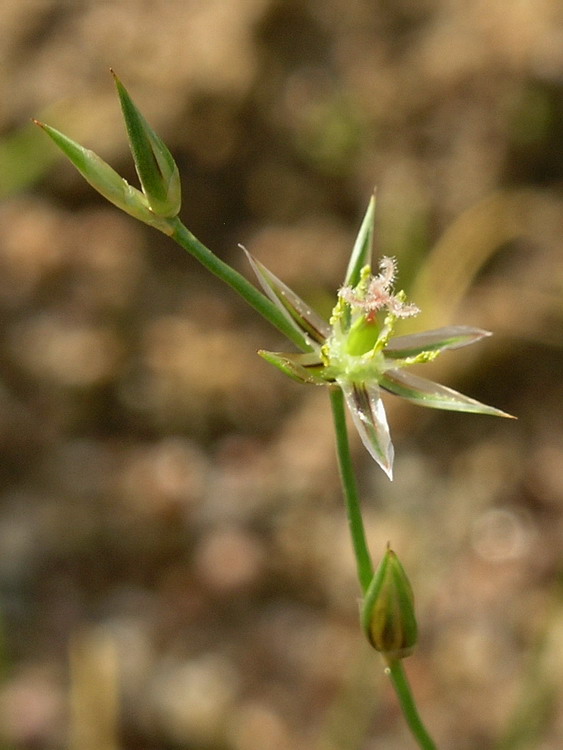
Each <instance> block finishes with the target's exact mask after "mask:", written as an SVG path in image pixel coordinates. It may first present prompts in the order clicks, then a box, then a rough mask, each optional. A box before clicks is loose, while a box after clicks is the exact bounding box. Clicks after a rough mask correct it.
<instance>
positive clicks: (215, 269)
mask: <svg viewBox="0 0 563 750" xmlns="http://www.w3.org/2000/svg"><path fill="white" fill-rule="evenodd" d="M170 225H171V226H172V227H173V233H172V234H171V237H172V239H173V240H174V241H175V242H176V243H177V244H178V245H180V247H182V248H184V250H186V251H187V252H188V253H189V254H190V255H193V257H194V258H195V259H196V260H198V261H199V262H200V263H201V264H202V265H203V266H205V268H207V270H208V271H211V273H212V274H214V275H215V276H217V277H218V278H220V279H221V281H224V282H225V283H226V284H228V285H229V286H230V287H231V289H234V290H235V292H237V293H238V294H239V295H240V296H241V297H242V298H243V299H245V300H246V301H247V302H248V304H249V305H250V306H251V307H253V308H254V309H255V310H256V312H258V313H259V314H260V315H261V316H262V317H263V318H265V319H266V320H267V321H268V322H269V323H271V324H272V325H273V326H274V327H275V328H277V329H278V331H280V332H281V333H283V335H284V336H287V338H288V339H289V340H290V341H292V342H293V343H294V344H295V346H297V347H298V348H299V349H301V350H302V351H304V352H310V351H313V349H312V347H311V346H310V345H309V343H308V342H307V340H306V338H305V336H303V334H301V333H299V331H298V330H297V328H295V326H293V325H292V323H291V322H290V320H289V318H287V317H286V316H285V315H284V314H283V312H282V311H281V310H279V309H278V308H277V307H276V306H275V305H274V303H273V302H272V301H271V300H269V299H268V297H266V295H265V294H263V293H262V292H261V291H260V290H259V289H257V288H256V287H255V286H254V284H251V283H250V281H248V280H247V279H245V278H244V276H242V274H240V273H239V272H238V271H235V269H234V268H231V266H229V265H228V264H227V263H225V262H224V261H222V260H221V259H220V258H218V257H217V256H216V255H215V254H214V253H212V252H211V250H209V249H208V248H207V247H205V245H204V244H203V243H201V242H200V241H199V240H198V239H197V237H195V235H193V234H192V233H191V232H190V231H189V229H187V228H186V227H185V226H184V225H183V224H182V222H181V221H180V219H178V218H176V219H172V220H171V221H170Z"/></svg>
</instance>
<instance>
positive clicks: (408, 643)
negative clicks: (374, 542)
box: [361, 547, 417, 661]
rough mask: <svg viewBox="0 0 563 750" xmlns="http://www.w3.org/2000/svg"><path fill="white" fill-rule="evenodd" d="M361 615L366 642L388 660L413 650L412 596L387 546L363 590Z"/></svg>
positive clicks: (414, 641) (398, 657)
mask: <svg viewBox="0 0 563 750" xmlns="http://www.w3.org/2000/svg"><path fill="white" fill-rule="evenodd" d="M361 619H362V627H363V628H364V631H365V633H366V635H367V638H368V640H369V642H370V643H371V645H372V646H373V647H374V648H375V649H376V650H377V651H381V652H382V653H383V655H384V656H385V657H386V659H387V660H388V661H394V660H395V659H403V658H404V657H405V656H409V654H410V653H411V652H412V649H413V647H414V645H415V643H416V639H417V625H416V617H415V613H414V596H413V592H412V587H411V585H410V582H409V580H408V578H407V575H406V573H405V571H404V569H403V566H402V565H401V563H400V562H399V558H398V557H397V555H396V554H395V553H394V552H393V550H392V549H390V548H389V547H388V548H387V550H386V552H385V555H384V556H383V559H382V561H381V562H380V563H379V566H378V567H377V570H376V571H375V573H374V575H373V578H372V581H371V583H370V585H369V587H368V590H367V592H366V597H365V600H364V604H363V606H362V612H361Z"/></svg>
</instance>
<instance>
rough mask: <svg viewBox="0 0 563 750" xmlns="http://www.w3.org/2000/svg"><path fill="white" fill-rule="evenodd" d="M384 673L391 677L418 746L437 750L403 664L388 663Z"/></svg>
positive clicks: (398, 660) (395, 660) (396, 662)
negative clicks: (423, 721) (419, 711)
mask: <svg viewBox="0 0 563 750" xmlns="http://www.w3.org/2000/svg"><path fill="white" fill-rule="evenodd" d="M386 671H387V673H388V674H389V676H390V677H391V682H392V683H393V687H394V688H395V692H396V693H397V697H398V699H399V703H400V706H401V710H402V712H403V716H404V717H405V721H406V722H407V724H408V726H409V729H410V730H411V733H412V735H413V737H414V738H415V740H416V741H417V743H418V746H419V747H420V748H421V750H437V747H436V744H435V742H434V740H433V739H432V738H431V737H430V735H429V734H428V732H427V730H426V727H425V726H424V724H423V723H422V719H421V718H420V714H419V713H418V709H417V707H416V703H415V700H414V697H413V694H412V691H411V687H410V685H409V681H408V679H407V675H406V674H405V669H404V667H403V662H402V661H401V660H400V659H394V660H393V661H390V662H389V664H388V667H387V670H386Z"/></svg>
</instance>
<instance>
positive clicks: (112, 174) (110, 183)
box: [34, 120, 174, 235]
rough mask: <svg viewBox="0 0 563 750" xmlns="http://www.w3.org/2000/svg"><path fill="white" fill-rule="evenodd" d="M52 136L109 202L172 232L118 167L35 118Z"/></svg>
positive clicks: (81, 172)
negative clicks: (121, 173) (119, 171)
mask: <svg viewBox="0 0 563 750" xmlns="http://www.w3.org/2000/svg"><path fill="white" fill-rule="evenodd" d="M34 122H35V124H36V125H39V127H40V128H42V129H43V130H44V131H45V132H46V133H47V135H48V136H49V137H50V138H51V140H52V141H53V142H54V143H55V144H56V145H57V146H58V147H59V148H60V149H61V151H62V152H63V153H64V154H65V155H66V156H67V157H68V158H69V159H70V161H71V162H72V164H73V165H74V166H75V167H76V169H77V170H78V171H79V172H80V174H81V175H82V176H83V177H84V179H85V180H86V182H88V183H89V184H90V185H91V186H92V187H93V188H94V189H95V190H97V191H98V193H100V195H103V197H104V198H106V199H107V200H108V201H110V203H113V204H114V206H117V207H118V208H120V209H121V210H122V211H125V213H128V214H129V215H130V216H133V217H134V218H135V219H139V220H140V221H143V222H144V223H145V224H150V226H152V227H155V228H156V229H159V230H160V231H161V232H164V234H168V235H171V234H172V233H173V231H174V228H173V227H172V226H171V225H170V223H169V222H168V221H166V220H165V219H163V218H160V217H159V216H156V215H155V214H154V213H153V211H152V210H151V208H150V206H149V204H148V202H147V198H146V197H145V196H144V195H143V193H142V192H141V191H140V190H137V188H134V187H133V186H132V185H130V184H129V183H128V182H127V180H124V179H123V177H121V176H120V175H119V174H118V173H117V172H116V171H115V169H113V168H112V167H110V165H109V164H108V163H107V162H105V161H104V160H103V159H101V158H100V157H99V156H98V155H97V154H95V153H94V152H93V151H90V149H87V148H84V146H81V145H80V144H79V143H76V141H73V140H72V139H71V138H69V137H68V136H66V135H64V133H61V132H60V131H59V130H56V129H55V128H53V127H51V126H50V125H45V123H43V122H39V121H38V120H34Z"/></svg>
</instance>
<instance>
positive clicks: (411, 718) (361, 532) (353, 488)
mask: <svg viewBox="0 0 563 750" xmlns="http://www.w3.org/2000/svg"><path fill="white" fill-rule="evenodd" d="M170 225H171V227H172V228H173V232H172V235H171V237H172V239H173V240H175V241H176V242H177V243H178V245H180V247H182V248H184V250H186V251H187V252H188V253H190V255H193V256H194V258H196V260H198V261H199V262H200V263H201V264H202V265H203V266H205V268H207V269H208V270H209V271H211V273H213V274H214V275H215V276H217V277H218V278H220V279H221V280H222V281H224V282H225V283H226V284H228V285H229V286H230V287H231V288H232V289H234V290H235V291H236V292H237V293H238V294H239V295H240V296H241V297H243V299H245V300H246V301H247V302H248V304H249V305H250V306H251V307H253V308H254V309H255V310H256V311H257V312H258V313H260V315H261V316H262V317H263V318H265V319H266V320H267V321H268V322H270V323H271V324H272V325H273V326H274V327H275V328H277V329H278V330H279V331H280V332H281V333H283V334H284V335H285V336H287V338H288V339H289V340H290V341H292V342H293V343H294V344H295V345H296V346H297V347H299V348H300V349H301V350H303V351H311V346H310V345H309V343H308V342H307V340H306V339H305V337H304V336H303V335H302V334H300V333H299V331H298V330H297V329H296V328H295V327H294V326H293V325H292V324H291V322H290V321H289V319H288V318H286V316H285V315H284V314H283V313H282V312H281V310H279V309H278V308H277V307H276V305H274V303H273V302H272V301H271V300H269V299H268V297H266V295H265V294H262V292H261V291H260V290H259V289H257V288H256V287H255V286H254V285H253V284H251V283H250V282H249V281H248V280H247V279H245V278H244V276H242V275H241V274H240V273H238V272H237V271H235V270H234V269H233V268H231V266H229V265H227V263H225V262H224V261H222V260H221V259H220V258H218V257H217V256H216V255H214V253H212V252H211V250H209V249H208V248H206V247H205V245H203V244H202V243H201V242H200V241H199V240H198V239H197V237H195V236H194V235H193V234H192V233H191V232H190V231H189V230H188V229H187V228H186V227H185V226H184V225H183V224H182V223H181V221H180V220H179V219H173V220H172V221H171V222H170ZM330 400H331V406H332V415H333V419H334V428H335V432H336V446H337V452H338V465H339V469H340V478H341V481H342V489H343V492H344V499H345V503H346V512H347V516H348V524H349V527H350V534H351V536H352V545H353V548H354V555H355V557H356V566H357V570H358V580H359V582H360V586H361V588H362V592H363V593H364V594H365V593H366V591H367V589H368V587H369V584H370V583H371V579H372V578H373V563H372V560H371V557H370V554H369V550H368V546H367V541H366V534H365V529H364V522H363V518H362V511H361V507H360V499H359V493H358V487H357V483H356V476H355V473H354V467H353V465H352V456H351V453H350V443H349V441H348V430H347V427H346V411H345V407H344V395H343V393H342V391H341V390H340V388H337V387H333V388H331V389H330ZM389 674H390V676H391V680H392V682H393V686H394V688H395V691H396V693H397V696H398V698H399V703H400V705H401V709H402V711H403V714H404V716H405V719H406V721H407V724H408V725H409V727H410V729H411V731H412V733H413V735H414V737H415V739H416V740H417V742H418V744H419V746H420V747H421V748H422V750H436V745H435V744H434V742H433V741H432V739H431V738H430V736H429V735H428V732H427V731H426V729H425V728H424V725H423V724H422V721H421V719H420V716H419V715H418V711H417V708H416V704H415V702H414V699H413V697H412V693H411V691H410V686H409V683H408V681H407V677H406V675H405V672H404V670H403V667H402V664H401V662H400V661H394V662H392V663H390V664H389Z"/></svg>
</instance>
